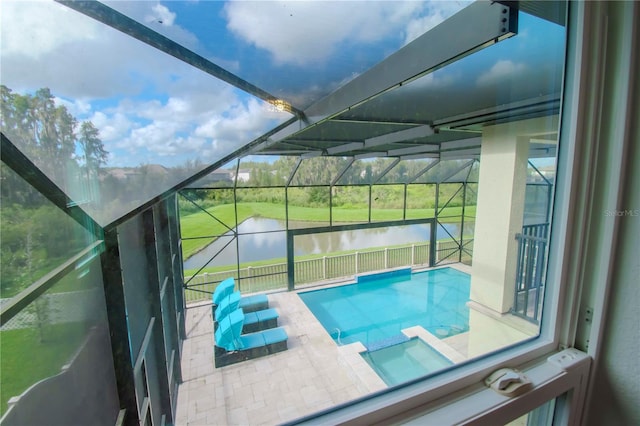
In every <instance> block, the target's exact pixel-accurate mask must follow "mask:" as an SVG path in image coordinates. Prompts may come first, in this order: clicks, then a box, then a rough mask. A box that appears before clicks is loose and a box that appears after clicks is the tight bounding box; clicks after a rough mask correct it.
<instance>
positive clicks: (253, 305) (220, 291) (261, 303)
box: [211, 277, 269, 315]
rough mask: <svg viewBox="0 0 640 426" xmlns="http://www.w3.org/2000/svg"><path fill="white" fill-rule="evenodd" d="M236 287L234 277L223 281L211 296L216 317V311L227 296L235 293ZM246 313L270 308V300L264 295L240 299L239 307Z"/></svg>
mask: <svg viewBox="0 0 640 426" xmlns="http://www.w3.org/2000/svg"><path fill="white" fill-rule="evenodd" d="M234 287H235V280H234V279H233V277H229V278H227V279H225V280H223V281H222V282H221V283H220V284H218V286H217V287H216V289H215V291H214V292H213V295H212V296H211V301H212V302H213V306H212V312H213V313H214V315H215V309H216V307H217V306H218V305H219V304H220V302H221V301H222V299H224V298H225V297H226V296H229V295H230V294H231V293H233V290H234ZM238 306H239V307H240V308H242V310H244V311H245V312H254V311H259V310H262V309H267V308H268V307H269V299H267V296H266V295H264V294H256V295H254V296H245V297H241V298H240V304H239V305H238Z"/></svg>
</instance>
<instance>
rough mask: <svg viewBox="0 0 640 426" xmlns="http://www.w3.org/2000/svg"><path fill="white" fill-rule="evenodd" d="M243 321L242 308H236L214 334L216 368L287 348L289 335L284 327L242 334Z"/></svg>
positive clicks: (223, 319)
mask: <svg viewBox="0 0 640 426" xmlns="http://www.w3.org/2000/svg"><path fill="white" fill-rule="evenodd" d="M243 323H244V313H243V312H242V309H236V310H235V311H233V312H231V313H230V314H229V315H227V316H226V317H224V318H222V320H221V321H220V323H219V326H218V329H217V330H216V331H215V334H214V335H215V348H214V349H215V350H214V353H215V366H216V368H220V367H224V366H226V365H230V364H235V363H237V362H241V361H245V360H248V359H253V358H258V357H261V356H266V355H269V354H273V353H276V352H282V351H284V350H286V349H287V340H288V338H289V336H287V332H286V331H285V330H284V329H283V328H282V327H278V328H271V329H269V330H264V331H259V332H257V333H250V334H242V326H243Z"/></svg>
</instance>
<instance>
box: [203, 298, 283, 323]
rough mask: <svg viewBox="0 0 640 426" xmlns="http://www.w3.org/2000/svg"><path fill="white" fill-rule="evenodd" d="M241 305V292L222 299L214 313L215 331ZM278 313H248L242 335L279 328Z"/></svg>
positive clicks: (265, 310)
mask: <svg viewBox="0 0 640 426" xmlns="http://www.w3.org/2000/svg"><path fill="white" fill-rule="evenodd" d="M239 303H240V292H239V291H234V292H233V293H231V294H230V295H229V296H227V297H225V298H224V299H222V301H221V302H220V304H219V305H218V306H217V307H216V309H215V312H214V319H215V321H216V323H215V324H214V330H217V327H218V324H219V322H220V321H221V320H222V318H224V317H226V316H227V315H229V314H230V313H231V312H233V311H235V310H236V309H238V305H239ZM278 317H279V315H278V311H276V310H275V309H273V308H272V309H263V310H260V311H254V312H247V313H246V314H244V324H243V327H242V333H253V332H256V331H261V330H266V329H269V328H274V327H277V326H278Z"/></svg>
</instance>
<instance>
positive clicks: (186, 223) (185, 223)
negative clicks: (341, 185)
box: [180, 202, 475, 275]
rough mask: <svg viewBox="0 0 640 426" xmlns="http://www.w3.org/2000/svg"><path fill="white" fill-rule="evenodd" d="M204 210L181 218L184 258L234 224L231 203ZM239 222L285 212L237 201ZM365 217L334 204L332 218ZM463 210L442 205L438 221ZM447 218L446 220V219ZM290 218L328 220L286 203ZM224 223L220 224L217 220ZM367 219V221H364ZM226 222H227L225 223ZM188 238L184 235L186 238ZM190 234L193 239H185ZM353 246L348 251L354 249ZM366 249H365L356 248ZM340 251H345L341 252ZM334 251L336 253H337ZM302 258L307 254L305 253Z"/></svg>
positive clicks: (397, 215)
mask: <svg viewBox="0 0 640 426" xmlns="http://www.w3.org/2000/svg"><path fill="white" fill-rule="evenodd" d="M207 212H208V213H209V214H210V215H212V216H214V217H215V218H216V219H217V220H216V219H214V218H213V217H211V216H210V215H209V214H207V213H205V212H204V211H201V212H197V213H192V214H190V215H187V216H184V217H182V218H181V220H180V228H181V233H182V238H183V240H182V249H183V256H184V258H185V259H186V258H188V257H190V256H192V255H194V254H196V253H198V252H199V251H201V250H202V249H204V248H205V247H206V246H207V245H209V244H211V243H212V242H213V241H214V240H215V239H216V238H217V237H218V236H220V235H222V234H224V233H226V232H227V231H229V230H230V229H231V228H233V226H234V225H235V215H236V212H235V209H234V206H233V204H222V205H219V206H215V207H212V208H209V209H207ZM237 214H238V223H242V222H243V221H245V220H247V219H249V218H251V217H262V218H267V219H276V220H283V221H284V220H286V213H285V207H284V204H273V203H258V202H254V203H238V204H237ZM363 214H364V216H365V217H368V209H366V208H358V209H353V208H334V209H333V216H334V220H336V221H338V220H339V222H341V223H342V222H345V223H348V222H352V223H358V222H361V223H362V222H363V220H362V219H361V218H362V217H363ZM461 214H462V208H461V207H448V208H445V209H444V210H443V211H442V212H441V214H440V215H439V218H440V222H442V223H456V222H459V221H460V215H461ZM465 214H466V215H468V216H475V206H468V207H467V208H466V209H465ZM371 216H372V220H375V221H386V220H400V219H402V210H401V209H376V210H372V212H371ZM433 216H434V209H412V210H407V217H406V218H407V219H423V218H432V217H433ZM447 219H449V220H447ZM289 220H292V221H297V222H328V221H329V217H328V209H326V208H318V207H298V206H289ZM218 221H220V222H222V223H223V224H221V223H220V222H218ZM364 222H366V221H364ZM224 224H226V226H225V225H224ZM202 229H208V230H209V232H208V233H207V236H202ZM185 238H187V239H185ZM188 238H193V239H188ZM355 251H356V250H352V251H350V252H355ZM359 251H366V250H359ZM340 253H341V254H344V253H347V252H340ZM336 254H337V253H336ZM308 256H309V258H313V257H314V255H308ZM315 256H316V257H322V255H319V256H318V255H315ZM304 258H307V256H305V257H304ZM277 260H278V259H270V260H268V261H258V262H247V263H243V264H241V267H246V266H260V265H261V264H273V263H274V262H276V263H277ZM282 262H286V259H285V258H282ZM222 268H223V269H220V267H217V268H214V267H211V268H206V269H204V270H203V271H202V272H216V270H218V271H219V270H224V269H228V267H222ZM196 271H197V269H190V270H186V271H185V275H190V274H192V273H195V272H196Z"/></svg>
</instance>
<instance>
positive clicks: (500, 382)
mask: <svg viewBox="0 0 640 426" xmlns="http://www.w3.org/2000/svg"><path fill="white" fill-rule="evenodd" d="M484 384H485V385H487V387H489V388H491V389H493V390H494V391H496V392H498V393H499V394H501V395H504V396H508V397H514V396H518V395H521V394H523V393H524V392H526V391H528V390H529V389H531V388H532V387H533V385H532V384H531V380H529V378H528V377H527V376H525V375H524V373H522V372H521V371H519V370H516V369H515V368H501V369H500V370H497V371H494V372H493V373H491V375H490V376H489V377H487V378H486V379H485V380H484Z"/></svg>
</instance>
